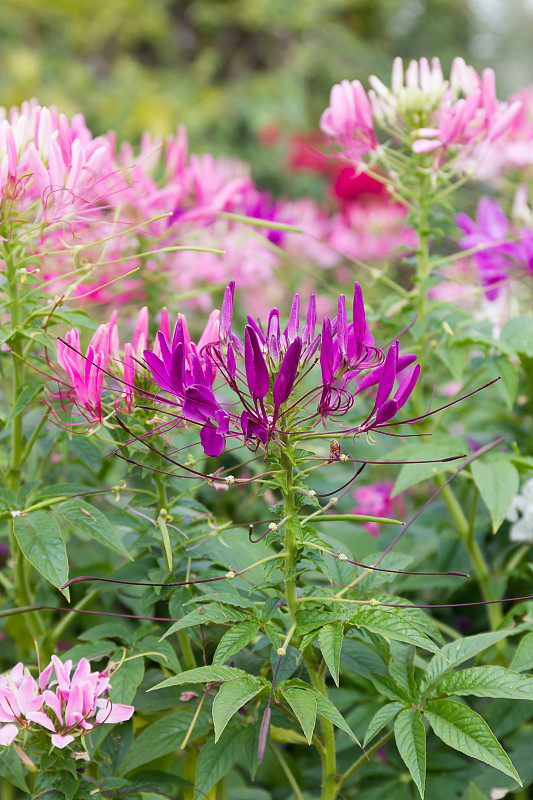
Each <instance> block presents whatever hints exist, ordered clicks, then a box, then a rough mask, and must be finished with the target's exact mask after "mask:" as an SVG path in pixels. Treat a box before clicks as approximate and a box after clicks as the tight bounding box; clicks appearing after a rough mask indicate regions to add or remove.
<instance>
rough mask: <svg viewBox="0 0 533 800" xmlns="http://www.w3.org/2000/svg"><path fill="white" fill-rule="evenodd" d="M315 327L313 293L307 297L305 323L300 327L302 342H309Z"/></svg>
mask: <svg viewBox="0 0 533 800" xmlns="http://www.w3.org/2000/svg"><path fill="white" fill-rule="evenodd" d="M315 327H316V297H315V296H314V294H312V295H311V297H310V298H309V304H308V306H307V318H306V320H305V325H304V327H303V329H302V336H301V338H302V342H303V343H304V344H309V342H310V341H311V340H312V339H313V338H314V336H315Z"/></svg>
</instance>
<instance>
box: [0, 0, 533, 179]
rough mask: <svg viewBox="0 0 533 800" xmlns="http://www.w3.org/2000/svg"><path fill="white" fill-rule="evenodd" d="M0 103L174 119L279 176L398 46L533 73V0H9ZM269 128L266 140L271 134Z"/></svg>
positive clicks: (171, 123) (122, 126)
mask: <svg viewBox="0 0 533 800" xmlns="http://www.w3.org/2000/svg"><path fill="white" fill-rule="evenodd" d="M1 9H2V14H1V23H0V52H1V53H2V68H1V70H0V88H1V98H2V99H1V100H0V102H1V104H2V105H4V106H10V105H13V104H19V103H20V102H21V101H22V100H24V99H27V98H29V97H32V96H35V97H37V98H38V99H39V101H40V102H41V103H42V104H45V105H52V104H54V105H56V106H58V108H60V110H62V111H64V112H65V113H66V114H67V115H71V114H73V113H75V112H77V111H82V112H83V113H84V114H85V116H86V118H87V121H88V124H89V126H90V127H91V128H92V129H93V131H94V132H95V133H101V132H104V131H106V130H108V129H110V128H112V129H114V130H115V131H116V133H117V136H118V138H119V140H121V139H125V138H126V139H130V140H133V141H136V140H137V139H138V138H139V136H140V134H141V133H142V131H143V130H146V129H148V130H150V131H151V132H152V133H156V134H157V133H159V134H166V133H170V132H173V131H174V130H175V128H176V125H177V124H178V123H181V122H183V123H185V124H186V125H187V128H188V130H189V133H190V141H191V149H192V150H193V151H196V152H205V151H208V150H209V151H211V152H214V153H222V152H224V153H229V154H234V155H237V156H239V157H241V158H244V159H246V160H249V161H250V162H251V163H252V165H253V171H254V177H255V178H256V180H257V181H259V183H260V184H262V185H265V186H266V187H268V188H271V189H274V190H276V189H282V190H284V191H288V192H289V193H294V192H295V191H296V189H295V187H293V186H292V185H291V183H290V182H289V181H288V179H287V177H285V178H284V177H283V175H282V174H281V175H280V173H281V172H282V171H281V170H280V164H282V160H283V156H284V152H285V148H286V143H287V138H288V137H289V136H290V134H291V133H293V132H295V131H301V130H312V129H314V128H316V126H317V123H318V119H319V116H320V113H321V111H322V110H323V108H324V107H325V106H326V105H327V101H328V96H329V89H330V87H331V84H332V83H334V82H336V81H338V80H340V79H342V78H345V77H349V78H356V77H358V78H360V79H362V80H363V81H364V80H366V77H367V75H368V74H369V73H372V72H375V73H376V74H378V75H379V76H380V77H382V78H387V76H388V75H389V73H390V64H391V60H392V58H393V57H394V56H395V55H401V56H403V57H404V58H411V57H419V56H421V55H427V56H431V55H438V56H440V58H441V59H442V61H443V64H444V65H445V67H447V66H449V63H450V62H451V59H452V58H453V56H454V55H462V56H463V57H465V58H466V59H467V60H468V61H470V62H471V63H473V64H474V65H475V66H477V67H483V66H487V65H490V66H495V67H496V68H497V69H498V87H499V93H500V96H502V97H503V96H505V95H506V94H507V93H508V92H509V91H512V90H514V89H516V88H518V87H519V86H521V85H524V84H526V83H528V82H530V81H532V80H533V60H532V58H531V40H532V34H533V0H400V1H399V0H77V2H75V3H73V2H72V0H2V3H1ZM266 140H268V146H265V142H266Z"/></svg>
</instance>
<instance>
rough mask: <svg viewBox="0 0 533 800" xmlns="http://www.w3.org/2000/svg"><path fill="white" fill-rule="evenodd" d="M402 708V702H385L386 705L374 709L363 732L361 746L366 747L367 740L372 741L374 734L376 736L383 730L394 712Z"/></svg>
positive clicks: (394, 714) (393, 715)
mask: <svg viewBox="0 0 533 800" xmlns="http://www.w3.org/2000/svg"><path fill="white" fill-rule="evenodd" d="M402 708H405V706H404V704H403V703H386V705H384V706H382V707H381V708H380V709H379V711H376V713H375V714H374V716H373V717H372V719H371V720H370V724H369V726H368V729H367V732H366V734H365V739H364V742H363V747H366V746H367V744H368V742H370V741H372V739H373V738H374V736H377V735H378V733H379V732H380V731H381V730H383V728H384V727H385V725H387V724H388V723H389V722H390V721H391V719H393V718H394V717H395V716H396V714H397V713H398V712H399V711H401V710H402Z"/></svg>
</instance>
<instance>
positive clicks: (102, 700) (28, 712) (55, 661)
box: [0, 656, 134, 749]
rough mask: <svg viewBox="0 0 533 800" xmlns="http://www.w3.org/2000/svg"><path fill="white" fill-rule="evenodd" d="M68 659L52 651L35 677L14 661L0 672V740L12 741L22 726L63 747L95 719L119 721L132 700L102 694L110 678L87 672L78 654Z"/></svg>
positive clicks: (85, 662)
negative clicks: (76, 661) (75, 661)
mask: <svg viewBox="0 0 533 800" xmlns="http://www.w3.org/2000/svg"><path fill="white" fill-rule="evenodd" d="M72 669H73V664H72V661H70V660H68V661H66V662H65V663H63V662H62V661H60V659H59V658H58V657H57V656H52V659H51V661H50V664H49V665H48V666H47V667H46V668H45V669H43V670H42V671H41V672H40V673H39V677H38V678H37V680H35V678H33V677H32V676H31V675H30V673H29V671H28V670H27V669H25V668H24V666H23V664H21V663H19V664H17V665H16V666H15V667H13V669H12V670H11V672H10V673H9V674H8V675H0V723H2V727H1V728H0V744H1V745H4V746H6V745H10V744H13V743H14V742H15V741H16V739H17V737H18V736H19V734H21V733H24V734H25V733H26V732H27V731H34V732H36V731H42V730H45V731H48V732H49V733H50V734H51V737H50V741H51V743H52V745H53V746H54V747H58V748H60V749H63V748H64V747H66V746H67V745H69V744H71V743H72V742H73V741H74V740H75V739H76V738H77V737H79V736H82V735H83V734H84V733H86V732H87V731H90V730H92V729H93V728H95V727H96V726H98V725H103V724H106V723H108V724H113V723H116V722H124V721H125V720H128V719H130V717H131V716H132V714H133V712H134V707H133V706H127V705H122V704H121V703H113V702H112V701H111V700H110V699H109V697H105V694H106V692H107V691H108V689H109V688H110V679H109V677H107V676H106V674H105V673H103V672H102V673H101V672H91V665H90V663H89V661H88V660H87V659H86V658H82V659H81V661H80V662H79V664H78V665H77V667H76V669H75V670H74V673H73V674H71V673H72Z"/></svg>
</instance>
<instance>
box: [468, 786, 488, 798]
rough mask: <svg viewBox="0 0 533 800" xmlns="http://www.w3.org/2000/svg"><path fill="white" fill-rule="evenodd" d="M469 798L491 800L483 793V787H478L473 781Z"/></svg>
mask: <svg viewBox="0 0 533 800" xmlns="http://www.w3.org/2000/svg"><path fill="white" fill-rule="evenodd" d="M468 800H489V798H488V797H487V795H486V794H483V792H482V791H481V789H478V787H477V786H476V784H475V783H471V784H470V792H469V794H468Z"/></svg>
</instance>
